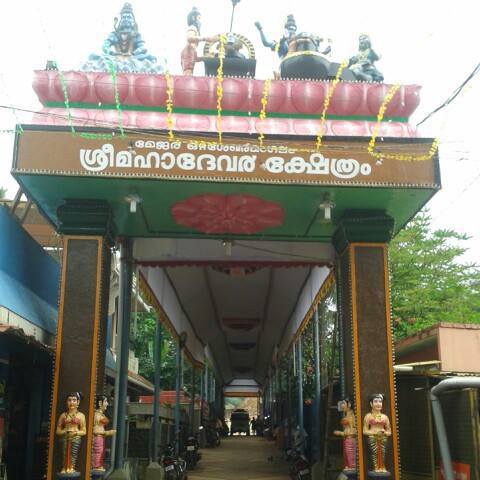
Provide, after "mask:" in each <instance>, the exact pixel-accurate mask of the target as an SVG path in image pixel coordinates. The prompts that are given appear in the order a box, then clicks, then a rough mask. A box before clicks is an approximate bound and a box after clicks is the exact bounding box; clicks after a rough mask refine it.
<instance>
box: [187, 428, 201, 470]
mask: <svg viewBox="0 0 480 480" xmlns="http://www.w3.org/2000/svg"><path fill="white" fill-rule="evenodd" d="M198 448H199V444H198V438H197V436H196V435H190V436H189V437H188V438H187V442H186V447H185V460H186V462H187V468H188V470H193V469H194V468H195V467H196V466H197V462H198V461H199V460H200V459H201V458H202V454H201V453H200V452H199V451H198Z"/></svg>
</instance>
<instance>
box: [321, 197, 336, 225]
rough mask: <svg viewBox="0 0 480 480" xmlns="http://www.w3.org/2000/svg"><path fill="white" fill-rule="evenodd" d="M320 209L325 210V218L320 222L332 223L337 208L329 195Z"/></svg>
mask: <svg viewBox="0 0 480 480" xmlns="http://www.w3.org/2000/svg"><path fill="white" fill-rule="evenodd" d="M318 208H319V209H322V210H323V218H322V219H321V220H320V222H321V223H330V222H331V221H332V210H333V209H334V208H335V204H334V203H333V202H331V201H330V195H329V194H326V195H325V197H324V198H323V202H322V203H321V204H320V205H319V206H318Z"/></svg>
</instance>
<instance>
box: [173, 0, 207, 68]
mask: <svg viewBox="0 0 480 480" xmlns="http://www.w3.org/2000/svg"><path fill="white" fill-rule="evenodd" d="M201 19H202V17H201V14H200V10H199V9H198V8H197V7H193V8H192V10H190V12H189V14H188V15H187V25H188V28H187V44H186V45H185V47H184V48H183V50H182V53H181V54H180V58H181V62H182V70H183V74H184V75H193V69H194V68H195V63H197V62H198V61H199V58H198V55H197V47H198V44H199V43H200V42H208V41H214V39H213V38H209V37H202V36H201V35H200V28H201Z"/></svg>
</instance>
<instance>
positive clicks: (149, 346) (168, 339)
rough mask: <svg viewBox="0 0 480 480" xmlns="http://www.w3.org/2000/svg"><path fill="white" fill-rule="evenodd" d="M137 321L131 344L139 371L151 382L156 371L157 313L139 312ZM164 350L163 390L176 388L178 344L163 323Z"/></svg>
mask: <svg viewBox="0 0 480 480" xmlns="http://www.w3.org/2000/svg"><path fill="white" fill-rule="evenodd" d="M136 320H137V321H136V322H135V321H132V322H131V330H130V345H131V348H132V350H133V352H134V353H135V356H136V357H137V358H138V372H139V374H140V375H142V376H143V377H145V378H146V379H147V380H149V381H150V382H153V379H154V378H153V377H154V373H155V363H154V359H153V355H154V340H155V324H156V322H157V318H156V315H155V313H153V312H152V313H150V312H138V313H137V318H136ZM161 328H162V352H161V364H160V365H161V374H160V376H161V388H162V390H174V389H175V372H176V363H175V361H176V359H175V355H176V345H175V341H174V339H173V338H172V336H171V335H170V332H169V331H168V330H167V329H166V328H165V327H164V326H163V325H162V326H161Z"/></svg>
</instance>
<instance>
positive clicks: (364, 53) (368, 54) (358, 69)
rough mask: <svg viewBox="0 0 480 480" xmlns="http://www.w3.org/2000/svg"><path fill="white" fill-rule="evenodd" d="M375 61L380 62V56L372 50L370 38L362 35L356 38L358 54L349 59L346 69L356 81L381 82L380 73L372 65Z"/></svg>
mask: <svg viewBox="0 0 480 480" xmlns="http://www.w3.org/2000/svg"><path fill="white" fill-rule="evenodd" d="M377 60H380V56H379V55H377V53H376V52H375V51H374V50H373V48H372V42H371V41H370V37H369V36H368V35H366V34H365V33H362V34H361V35H360V36H359V37H358V53H357V54H356V55H354V56H353V57H352V58H350V61H349V63H348V68H349V69H350V70H351V71H352V72H353V73H354V75H355V77H356V78H357V80H364V81H366V82H383V75H382V73H381V72H380V71H378V70H377V68H376V67H375V65H374V63H375V62H376V61H377Z"/></svg>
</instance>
